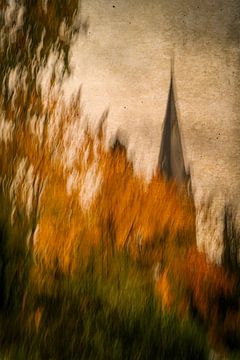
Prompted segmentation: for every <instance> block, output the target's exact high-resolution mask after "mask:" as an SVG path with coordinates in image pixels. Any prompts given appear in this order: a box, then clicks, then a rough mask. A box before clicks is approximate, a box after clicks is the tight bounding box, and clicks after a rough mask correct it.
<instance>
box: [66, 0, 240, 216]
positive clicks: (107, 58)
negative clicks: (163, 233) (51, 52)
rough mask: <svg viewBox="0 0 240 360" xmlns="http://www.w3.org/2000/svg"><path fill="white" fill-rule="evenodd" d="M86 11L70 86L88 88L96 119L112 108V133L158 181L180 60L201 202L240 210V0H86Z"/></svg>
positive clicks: (189, 148) (185, 122)
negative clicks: (211, 200) (228, 201)
mask: <svg viewBox="0 0 240 360" xmlns="http://www.w3.org/2000/svg"><path fill="white" fill-rule="evenodd" d="M82 9H83V14H84V16H89V22H90V28H89V32H88V35H87V37H86V38H81V39H79V41H78V42H77V44H76V46H75V47H74V49H73V52H72V55H73V56H72V59H73V64H74V67H75V70H74V75H73V78H72V79H71V84H70V86H71V87H74V86H76V84H78V85H79V84H80V83H82V84H83V101H84V104H85V111H86V112H87V113H88V114H89V116H90V118H91V119H92V121H96V120H97V119H98V118H99V117H100V115H101V113H102V112H103V111H104V110H105V109H106V108H109V110H110V112H109V118H108V130H109V133H114V132H115V131H116V129H118V128H120V129H121V132H122V133H123V134H124V136H125V137H127V139H128V147H129V149H128V150H129V153H130V154H131V156H132V158H134V160H135V165H136V169H137V170H142V171H145V173H146V174H148V175H150V174H151V173H152V171H153V170H154V168H155V167H156V164H157V159H158V154H159V147H160V139H161V129H162V122H163V117H164V112H165V108H166V100H167V91H168V85H169V74H170V60H171V57H172V56H173V54H174V76H175V90H176V98H177V111H178V115H179V121H180V126H181V129H182V137H183V144H184V150H185V157H186V161H187V162H188V163H189V164H190V165H191V167H192V171H193V185H194V188H195V191H196V195H195V196H196V201H198V200H199V199H201V198H202V196H205V195H206V194H207V193H209V192H213V193H214V194H215V196H216V198H218V200H216V201H218V202H219V201H220V202H221V203H222V204H223V198H224V197H225V196H226V197H227V198H232V199H235V200H236V199H238V200H237V202H239V185H240V161H239V160H240V159H239V154H240V115H239V114H240V101H239V87H240V85H239V79H240V77H239V75H240V74H239V61H240V56H239V55H240V53H239V52H240V50H239V49H240V48H239V43H240V40H239V39H240V26H239V22H240V20H239V19H240V17H239V14H240V3H239V1H238V0H228V1H225V0H214V1H213V0H208V1H206V0H205V1H198V0H181V1H180V0H171V1H169V0H168V1H167V0H116V1H110V0H91V1H89V0H83V4H82ZM219 199H220V200H219ZM218 209H221V205H220V206H218ZM219 211H220V210H219Z"/></svg>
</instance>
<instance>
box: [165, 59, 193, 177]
mask: <svg viewBox="0 0 240 360" xmlns="http://www.w3.org/2000/svg"><path fill="white" fill-rule="evenodd" d="M159 168H160V171H161V173H162V174H163V176H164V177H165V178H166V179H167V180H170V179H173V180H175V181H176V182H177V183H183V182H187V181H188V180H189V174H188V173H187V171H186V168H185V164H184V156H183V149H182V141H181V134H180V128H179V123H178V118H177V111H176V104H175V94H174V82H173V64H171V79H170V86H169V93H168V101H167V108H166V113H165V118H164V124H163V133H162V141H161V147H160V154H159Z"/></svg>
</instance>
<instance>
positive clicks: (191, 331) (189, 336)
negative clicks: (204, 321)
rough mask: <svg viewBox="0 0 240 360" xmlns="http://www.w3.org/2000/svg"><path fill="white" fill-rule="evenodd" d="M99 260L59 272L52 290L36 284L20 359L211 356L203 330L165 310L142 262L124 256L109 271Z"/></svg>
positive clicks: (21, 331) (23, 329) (20, 337)
mask: <svg viewBox="0 0 240 360" xmlns="http://www.w3.org/2000/svg"><path fill="white" fill-rule="evenodd" d="M94 261H95V266H94V267H92V265H91V264H90V263H89V265H90V266H89V267H87V268H85V270H83V271H81V273H79V274H77V275H76V276H75V277H74V278H72V279H71V278H69V277H67V276H64V275H63V274H58V277H57V280H56V274H55V275H54V276H55V280H54V281H55V289H53V288H52V289H51V290H52V293H51V294H48V295H46V292H45V291H43V292H41V291H40V292H39V291H37V290H36V289H35V291H34V287H32V285H30V291H29V293H28V299H27V309H28V310H26V313H25V314H24V316H23V319H24V321H22V322H21V325H20V326H19V325H18V332H19V333H15V339H18V340H19V342H16V343H15V344H14V342H13V343H12V344H11V352H12V353H13V354H14V356H16V355H15V354H16V353H15V352H13V350H12V349H18V354H17V357H15V358H19V359H21V356H24V355H21V354H25V356H26V358H29V359H30V358H31V359H35V358H36V359H37V358H39V359H193V358H194V359H205V358H206V359H207V354H208V350H207V344H206V340H205V338H204V336H203V334H202V332H201V331H200V330H199V329H197V328H196V326H195V325H194V324H193V323H192V322H191V321H190V320H189V319H185V320H183V321H182V322H180V321H179V319H177V317H176V316H175V315H174V314H167V313H163V312H162V311H160V310H159V308H158V306H157V302H156V300H155V297H154V294H153V291H152V289H151V286H150V285H146V282H145V281H144V277H142V276H140V272H141V269H140V268H139V267H137V266H136V265H134V264H132V263H131V262H130V260H129V259H128V258H126V257H125V256H118V258H116V259H115V258H114V259H112V261H111V263H110V264H109V266H110V269H111V275H109V276H105V275H103V274H102V273H101V266H100V264H99V263H98V262H100V258H99V255H97V256H95V258H94ZM119 268H121V270H122V271H121V272H119ZM99 271H100V273H99ZM49 275H50V277H51V275H53V274H47V273H46V274H45V276H46V279H47V278H48V276H49ZM37 309H42V315H41V320H40V323H39V326H38V328H37V330H36V329H35V325H33V326H32V327H31V329H30V330H29V329H28V330H27V324H28V321H27V319H29V318H30V314H31V312H32V311H33V312H34V313H36V311H37ZM8 325H9V326H10V327H11V325H10V323H9V324H8ZM12 331H13V330H12V329H10V332H12ZM15 331H16V328H15ZM15 358H14V359H15Z"/></svg>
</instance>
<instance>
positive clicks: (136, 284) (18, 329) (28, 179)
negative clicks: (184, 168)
mask: <svg viewBox="0 0 240 360" xmlns="http://www.w3.org/2000/svg"><path fill="white" fill-rule="evenodd" d="M0 6H1V11H2V15H1V22H2V23H1V25H2V29H4V31H1V49H0V51H1V53H0V57H1V65H0V79H1V84H2V93H1V95H0V106H1V118H0V141H1V144H0V201H1V212H0V350H1V354H2V356H3V358H6V359H7V358H9V359H14V360H15V359H103V358H106V359H152V358H153V359H204V358H207V357H208V353H209V345H210V346H212V347H214V348H216V349H217V350H218V351H223V352H225V351H227V350H231V351H237V350H238V345H239V340H240V328H239V323H240V322H239V321H238V320H239V317H240V312H239V303H238V295H239V294H238V291H239V290H238V289H239V285H238V278H237V276H236V275H235V274H234V273H233V272H231V273H230V272H228V271H226V270H224V269H223V268H221V267H218V266H216V265H212V264H209V263H208V261H207V259H206V257H205V255H204V254H201V253H198V252H197V250H196V246H195V213H194V205H193V201H192V199H191V198H189V197H188V195H187V192H186V189H185V188H184V186H183V187H182V188H177V187H176V184H175V183H174V182H165V181H164V180H163V179H162V177H161V175H160V173H156V174H155V176H154V178H153V179H152V180H151V182H150V183H148V184H147V183H146V182H145V181H144V179H141V178H139V177H137V176H135V174H134V171H133V166H132V164H131V163H130V162H129V161H128V159H127V154H126V149H125V148H124V146H122V145H121V144H120V142H119V141H118V140H117V139H116V141H115V142H114V144H113V146H112V147H111V148H110V149H108V150H106V148H105V120H106V116H103V117H102V119H101V120H100V122H99V127H98V130H97V131H96V132H95V133H94V134H93V133H92V131H91V129H90V128H89V126H88V125H87V124H86V121H85V119H84V114H83V112H82V109H81V103H80V100H81V94H80V93H79V94H76V95H75V96H74V97H73V98H72V101H71V103H70V104H66V103H65V101H64V98H63V97H62V95H61V91H60V90H61V83H62V81H63V79H64V78H65V77H66V76H67V72H66V69H68V70H69V71H70V67H69V62H68V53H69V49H70V46H71V44H72V42H73V41H74V37H75V35H76V33H78V32H79V31H80V30H82V31H83V32H84V31H86V29H87V26H88V24H87V22H86V21H83V20H82V19H81V16H80V15H81V13H80V10H77V9H78V1H67V0H66V1H63V0H61V2H60V1H57V0H56V1H40V0H39V1H27V0H26V1H22V2H21V1H19V2H17V1H9V2H5V1H1V2H0ZM44 34H45V35H44ZM53 53H55V55H56V56H55V57H54V59H55V60H54V62H53V64H52V67H51V71H50V76H49V78H48V79H46V80H44V79H45V78H44V74H45V73H46V72H47V69H48V67H49V58H51V56H52V54H53ZM4 54H5V55H4ZM46 87H47V90H46ZM44 89H45V90H44ZM206 334H209V337H208V340H207V338H206Z"/></svg>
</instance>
